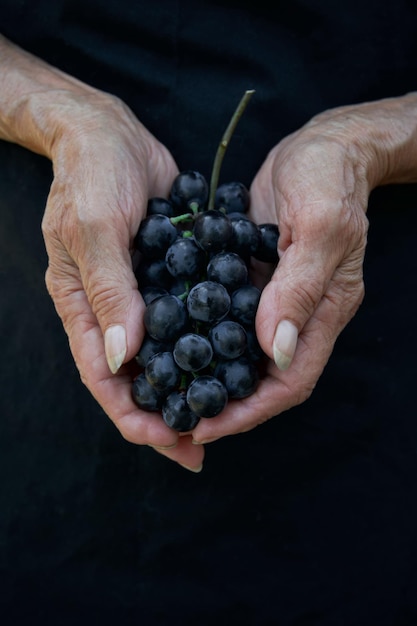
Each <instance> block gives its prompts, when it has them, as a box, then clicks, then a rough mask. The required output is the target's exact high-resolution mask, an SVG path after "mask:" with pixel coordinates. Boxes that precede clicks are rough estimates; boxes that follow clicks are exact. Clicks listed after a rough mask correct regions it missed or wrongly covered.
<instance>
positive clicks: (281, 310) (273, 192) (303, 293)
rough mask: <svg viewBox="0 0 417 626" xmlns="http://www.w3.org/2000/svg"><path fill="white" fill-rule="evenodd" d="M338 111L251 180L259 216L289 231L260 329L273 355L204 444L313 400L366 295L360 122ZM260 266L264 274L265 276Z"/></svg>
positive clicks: (208, 423) (199, 437)
mask: <svg viewBox="0 0 417 626" xmlns="http://www.w3.org/2000/svg"><path fill="white" fill-rule="evenodd" d="M343 120H344V116H343V115H340V114H339V113H337V112H335V113H334V114H333V115H332V114H330V115H323V116H320V117H318V118H317V119H315V120H312V121H311V122H310V123H309V124H307V125H306V126H305V127H303V128H302V129H301V130H299V131H298V132H296V133H294V134H292V135H290V136H288V137H287V138H285V139H284V140H283V141H281V142H280V143H279V144H278V145H277V146H276V147H275V148H274V149H273V150H272V151H271V152H270V154H269V155H268V157H267V158H266V160H265V162H264V164H263V166H262V167H261V169H260V171H259V173H258V174H257V176H256V178H255V180H254V181H253V184H252V186H251V190H250V191H251V212H252V219H254V221H256V222H257V223H263V222H274V223H277V224H278V228H279V233H280V236H279V242H278V252H279V263H278V265H277V267H276V269H275V271H274V272H273V274H272V276H271V277H270V280H269V281H268V282H267V284H266V285H265V287H264V289H263V292H262V296H261V300H260V303H259V308H258V313H257V318H256V330H257V335H258V339H259V342H260V344H261V346H262V348H263V350H264V351H265V353H266V354H267V356H268V357H269V360H268V364H267V369H266V375H265V377H264V378H262V380H261V382H260V384H259V386H258V389H257V391H256V392H255V393H254V394H253V395H251V396H249V397H248V398H246V399H243V400H238V401H233V402H230V403H229V404H228V406H227V407H226V409H225V410H224V411H223V412H222V413H221V414H220V415H218V416H217V417H215V418H212V419H203V420H201V421H200V423H199V424H198V426H197V427H196V429H195V431H194V433H193V436H194V440H195V442H210V441H213V440H215V439H218V438H219V437H223V436H225V435H230V434H236V433H240V432H244V431H248V430H250V429H252V428H254V427H255V426H257V425H258V424H260V423H262V422H264V421H266V420H268V419H269V418H271V417H272V416H275V415H278V414H280V413H282V412H283V411H286V410H288V409H290V408H291V407H293V406H295V405H297V404H299V403H301V402H303V401H304V400H306V399H307V398H308V397H309V396H310V394H311V393H312V391H313V389H314V387H315V385H316V383H317V381H318V379H319V377H320V375H321V373H322V371H323V369H324V367H325V365H326V363H327V361H328V359H329V357H330V354H331V352H332V350H333V346H334V343H335V341H336V338H337V337H338V335H339V333H340V332H341V331H342V329H343V328H344V327H345V326H346V324H347V323H348V322H349V320H350V319H351V318H352V317H353V315H354V314H355V312H356V311H357V309H358V307H359V305H360V303H361V301H362V299H363V295H364V285H363V271H362V266H363V259H364V253H365V246H366V237H367V227H368V222H367V218H366V208H367V202H368V196H369V183H368V178H367V174H368V170H367V162H366V156H365V154H366V150H362V149H361V147H360V137H359V136H358V134H357V133H358V127H357V125H355V124H353V125H352V124H351V123H349V124H348V125H347V126H346V125H345V124H344V121H343ZM265 269H266V268H265V265H262V264H261V263H258V264H257V267H256V268H255V271H256V272H257V278H256V280H258V281H260V280H262V279H264V280H265V274H266V272H265Z"/></svg>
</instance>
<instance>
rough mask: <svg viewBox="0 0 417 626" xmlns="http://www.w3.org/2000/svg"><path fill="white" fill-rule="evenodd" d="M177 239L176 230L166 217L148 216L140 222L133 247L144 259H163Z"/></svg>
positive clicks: (159, 215) (158, 214) (158, 215)
mask: <svg viewBox="0 0 417 626" xmlns="http://www.w3.org/2000/svg"><path fill="white" fill-rule="evenodd" d="M177 237H178V230H177V228H176V227H175V226H174V225H173V224H172V223H171V220H170V219H169V217H167V216H166V215H161V214H160V213H157V214H155V215H149V216H148V217H145V219H144V220H143V221H142V222H141V225H140V226H139V230H138V232H137V234H136V237H135V241H134V246H135V247H136V249H137V250H139V252H142V254H143V255H144V256H145V257H146V258H152V259H157V258H163V257H165V253H166V251H167V250H168V248H169V246H170V245H171V244H172V243H173V242H174V241H175V239H176V238H177Z"/></svg>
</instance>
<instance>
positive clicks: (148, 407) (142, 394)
mask: <svg viewBox="0 0 417 626" xmlns="http://www.w3.org/2000/svg"><path fill="white" fill-rule="evenodd" d="M132 398H133V400H134V402H135V404H136V405H137V406H138V407H139V408H140V409H143V410H144V411H160V410H161V408H162V402H163V399H164V397H163V396H162V395H161V394H160V393H158V391H157V390H156V389H155V387H153V386H152V385H150V384H149V382H148V381H147V379H146V376H145V374H144V373H142V374H139V375H138V376H136V378H135V379H134V381H133V383H132Z"/></svg>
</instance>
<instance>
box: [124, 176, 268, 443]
mask: <svg viewBox="0 0 417 626" xmlns="http://www.w3.org/2000/svg"><path fill="white" fill-rule="evenodd" d="M208 196H209V188H208V184H207V182H206V179H205V178H204V176H203V175H202V174H200V173H199V172H196V171H193V170H186V171H183V172H181V173H180V174H178V176H177V177H176V179H175V180H174V182H173V184H172V187H171V191H170V194H169V197H168V198H167V199H165V198H158V197H156V198H151V199H150V200H149V202H148V209H147V215H146V217H145V219H144V220H143V221H142V223H141V225H140V227H139V230H138V232H137V234H136V237H135V240H134V246H135V248H136V250H137V251H139V253H140V261H139V263H138V266H137V268H136V270H135V274H136V277H137V280H138V286H139V290H140V292H141V294H142V297H143V299H144V302H145V305H146V309H145V313H144V325H145V329H146V334H145V337H144V340H143V343H142V346H141V348H140V350H139V352H138V354H137V355H136V357H135V360H136V363H137V364H138V365H139V367H140V372H139V373H138V374H137V376H136V377H135V378H134V380H133V384H132V395H133V399H134V401H135V402H136V404H137V405H138V406H139V407H140V408H141V409H144V410H147V411H160V412H161V413H162V417H163V419H164V421H165V422H166V424H168V426H170V427H171V428H173V429H175V430H177V431H189V430H191V429H192V428H194V427H195V426H196V424H197V423H198V421H199V420H200V418H201V417H214V416H216V415H218V414H219V413H220V412H221V411H222V410H223V409H224V407H225V406H226V404H227V402H228V399H229V398H244V397H247V396H249V395H250V394H252V393H253V392H254V391H255V389H256V387H257V384H258V381H259V377H260V373H259V367H260V363H261V361H262V358H263V356H264V355H263V353H262V350H261V348H260V346H259V343H258V341H257V338H256V333H255V316H256V311H257V307H258V303H259V299H260V295H261V292H260V290H259V289H258V288H257V287H256V286H255V285H253V284H252V283H251V281H250V278H249V264H250V260H251V258H252V257H253V258H255V259H258V260H261V261H264V262H268V263H273V264H276V263H277V262H278V256H277V240H278V228H277V226H276V225H275V224H262V225H257V224H255V223H254V222H252V221H251V220H250V219H249V217H248V215H247V211H248V209H249V202H250V198H249V191H248V189H247V188H246V187H245V186H244V185H243V184H242V183H239V182H232V183H225V184H223V185H220V186H219V187H218V188H217V189H216V193H215V196H214V200H213V202H212V205H213V206H212V208H210V207H209V206H208Z"/></svg>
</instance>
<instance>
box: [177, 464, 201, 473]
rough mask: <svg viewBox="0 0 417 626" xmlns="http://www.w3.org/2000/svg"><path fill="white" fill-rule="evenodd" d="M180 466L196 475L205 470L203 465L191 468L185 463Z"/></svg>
mask: <svg viewBox="0 0 417 626" xmlns="http://www.w3.org/2000/svg"><path fill="white" fill-rule="evenodd" d="M179 465H181V467H183V468H184V469H186V470H188V471H189V472H193V473H194V474H199V473H200V472H201V470H202V469H203V464H202V463H201V465H198V466H197V467H189V466H188V465H184V464H183V463H179Z"/></svg>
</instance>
